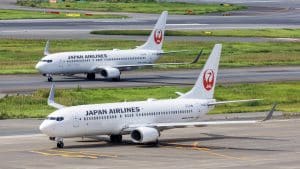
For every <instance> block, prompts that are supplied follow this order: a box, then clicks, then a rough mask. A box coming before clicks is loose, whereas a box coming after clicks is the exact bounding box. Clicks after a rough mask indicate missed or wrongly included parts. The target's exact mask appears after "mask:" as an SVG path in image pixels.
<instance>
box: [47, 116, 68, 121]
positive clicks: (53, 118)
mask: <svg viewBox="0 0 300 169" xmlns="http://www.w3.org/2000/svg"><path fill="white" fill-rule="evenodd" d="M46 120H55V121H63V120H64V117H47V118H46Z"/></svg>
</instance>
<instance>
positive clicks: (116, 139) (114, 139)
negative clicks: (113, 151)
mask: <svg viewBox="0 0 300 169" xmlns="http://www.w3.org/2000/svg"><path fill="white" fill-rule="evenodd" d="M110 142H112V143H121V142H122V135H111V136H110Z"/></svg>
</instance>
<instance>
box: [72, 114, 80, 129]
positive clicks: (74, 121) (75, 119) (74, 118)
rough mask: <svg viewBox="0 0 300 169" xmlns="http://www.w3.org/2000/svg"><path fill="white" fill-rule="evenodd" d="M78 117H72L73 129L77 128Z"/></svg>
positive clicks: (76, 115)
mask: <svg viewBox="0 0 300 169" xmlns="http://www.w3.org/2000/svg"><path fill="white" fill-rule="evenodd" d="M79 118H80V117H79V116H78V114H77V113H75V115H74V117H73V127H74V128H77V127H79Z"/></svg>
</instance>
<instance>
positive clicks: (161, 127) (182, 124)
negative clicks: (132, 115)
mask: <svg viewBox="0 0 300 169" xmlns="http://www.w3.org/2000/svg"><path fill="white" fill-rule="evenodd" d="M276 106H277V104H276V103H275V104H274V106H273V107H272V109H271V110H270V112H269V113H268V114H267V116H266V117H265V118H264V119H263V120H235V121H202V122H178V123H149V124H134V125H128V126H127V127H125V128H124V130H123V131H124V132H130V131H132V130H134V129H136V128H137V127H152V128H156V129H158V130H160V131H161V130H167V129H173V128H185V127H205V126H211V125H226V124H254V123H262V122H264V121H267V120H270V119H271V118H272V116H273V113H274V111H275V108H276Z"/></svg>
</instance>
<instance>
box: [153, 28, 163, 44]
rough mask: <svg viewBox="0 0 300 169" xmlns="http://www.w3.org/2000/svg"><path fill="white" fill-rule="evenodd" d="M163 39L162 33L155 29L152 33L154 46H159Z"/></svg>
mask: <svg viewBox="0 0 300 169" xmlns="http://www.w3.org/2000/svg"><path fill="white" fill-rule="evenodd" d="M162 39H163V32H162V30H160V29H157V30H155V31H154V42H155V43H156V44H158V45H159V44H160V43H161V42H162Z"/></svg>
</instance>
